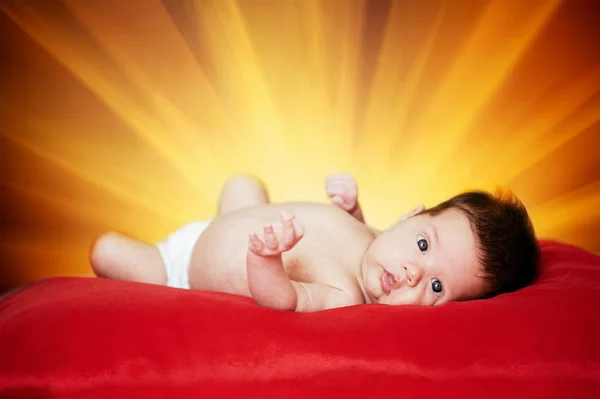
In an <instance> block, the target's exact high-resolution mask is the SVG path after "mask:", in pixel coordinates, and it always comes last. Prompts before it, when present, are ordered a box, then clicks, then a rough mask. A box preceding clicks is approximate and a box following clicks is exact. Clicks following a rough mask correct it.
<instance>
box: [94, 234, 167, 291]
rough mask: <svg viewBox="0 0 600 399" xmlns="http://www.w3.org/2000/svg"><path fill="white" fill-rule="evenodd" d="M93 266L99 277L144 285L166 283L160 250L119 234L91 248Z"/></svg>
mask: <svg viewBox="0 0 600 399" xmlns="http://www.w3.org/2000/svg"><path fill="white" fill-rule="evenodd" d="M90 263H91V264H92V269H93V270H94V273H96V275H97V276H98V277H106V278H110V279H113V280H126V281H138V282H142V283H150V284H160V285H165V284H166V283H167V272H166V270H165V265H164V263H163V261H162V257H161V256H160V253H159V252H158V249H157V248H156V247H155V246H153V245H149V244H146V243H145V242H142V241H138V240H134V239H132V238H129V237H127V236H125V235H123V234H120V233H117V232H109V233H105V234H103V235H101V236H100V237H99V238H98V239H97V240H96V242H94V244H93V245H92V249H91V251H90Z"/></svg>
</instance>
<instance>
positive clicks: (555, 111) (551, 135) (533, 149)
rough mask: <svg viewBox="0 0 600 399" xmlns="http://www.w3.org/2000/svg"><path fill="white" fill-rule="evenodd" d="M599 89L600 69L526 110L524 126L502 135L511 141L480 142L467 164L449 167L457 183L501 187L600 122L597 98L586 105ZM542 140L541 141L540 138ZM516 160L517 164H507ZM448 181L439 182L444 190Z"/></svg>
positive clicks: (599, 106)
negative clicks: (470, 182)
mask: <svg viewBox="0 0 600 399" xmlns="http://www.w3.org/2000/svg"><path fill="white" fill-rule="evenodd" d="M599 88H600V69H594V70H592V71H591V72H590V73H588V74H586V75H583V76H581V77H577V78H575V79H574V81H573V83H569V84H566V85H565V86H563V87H562V88H561V90H559V91H558V92H555V93H553V94H552V95H549V96H547V97H546V98H545V99H543V100H542V101H541V102H540V103H538V104H536V106H535V107H534V108H532V109H530V111H529V113H528V117H527V119H526V120H525V123H524V124H522V125H520V126H514V131H511V132H506V134H509V133H510V135H511V136H512V137H514V139H513V140H510V141H506V140H503V141H501V142H499V141H498V139H496V140H493V141H490V142H489V143H485V141H484V142H483V145H481V146H479V148H477V147H475V148H476V149H475V150H474V151H472V155H471V156H470V159H469V162H467V163H463V164H462V166H461V165H460V164H458V163H457V164H456V165H458V167H456V165H453V166H454V167H453V173H454V175H455V177H456V179H457V180H464V179H471V180H472V181H474V182H483V181H488V182H495V184H497V185H505V184H507V183H508V182H509V181H510V180H511V179H513V178H514V176H515V175H516V174H518V173H519V172H521V171H522V170H524V169H526V168H527V167H529V166H531V165H533V164H535V163H536V162H538V161H539V160H540V159H542V158H544V157H545V156H547V155H548V154H550V153H551V152H552V151H553V150H554V149H556V148H557V147H558V146H560V145H562V144H564V143H565V142H567V141H568V140H570V139H571V138H573V137H574V136H576V135H577V134H579V133H580V132H581V131H583V130H585V129H586V128H587V127H589V126H591V125H592V124H594V123H595V122H596V121H598V120H599V119H600V116H599V115H600V98H599V99H598V100H596V101H593V102H592V103H589V104H587V105H586V102H587V101H588V100H590V98H591V97H592V96H594V95H595V94H596V93H597V92H598V91H599ZM542 137H543V138H544V139H542ZM513 159H518V160H519V162H510V160H513ZM449 183H451V182H448V181H441V182H440V184H441V188H442V189H448V184H449Z"/></svg>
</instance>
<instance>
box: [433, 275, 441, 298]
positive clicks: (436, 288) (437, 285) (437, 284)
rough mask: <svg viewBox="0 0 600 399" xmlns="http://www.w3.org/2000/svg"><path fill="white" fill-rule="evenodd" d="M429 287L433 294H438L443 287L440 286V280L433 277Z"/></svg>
mask: <svg viewBox="0 0 600 399" xmlns="http://www.w3.org/2000/svg"><path fill="white" fill-rule="evenodd" d="M431 289H432V290H433V293H434V294H435V295H437V296H440V295H441V294H442V290H443V289H444V287H442V282H441V281H440V280H438V279H435V278H434V279H432V280H431Z"/></svg>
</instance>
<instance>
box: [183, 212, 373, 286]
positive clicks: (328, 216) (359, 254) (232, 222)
mask: <svg viewBox="0 0 600 399" xmlns="http://www.w3.org/2000/svg"><path fill="white" fill-rule="evenodd" d="M326 207H327V205H322V206H320V207H319V206H317V207H312V206H307V207H303V206H293V205H287V206H279V207H278V206H270V207H268V208H265V209H257V210H256V212H247V213H243V212H242V213H239V214H238V215H237V217H226V218H221V219H220V220H219V219H215V221H214V222H213V224H211V226H209V228H208V229H207V230H206V231H205V232H204V233H203V234H202V235H201V236H200V238H199V239H198V243H197V244H196V248H195V249H194V254H193V256H192V264H191V267H190V284H191V285H192V286H194V285H197V286H196V287H192V288H196V289H210V290H218V291H225V292H231V293H236V294H241V295H247V296H249V295H250V293H249V290H248V286H247V274H246V254H247V251H248V234H249V233H251V232H256V233H258V234H259V235H260V234H261V233H262V228H263V226H264V224H265V223H273V222H274V221H276V220H277V218H278V215H279V212H280V210H281V209H285V210H286V211H290V210H292V211H293V212H294V213H295V214H296V219H297V221H298V223H301V224H302V226H303V228H304V235H303V237H302V239H301V240H300V241H299V242H298V243H297V244H296V245H295V246H294V247H293V248H292V249H291V250H289V251H287V252H285V253H283V255H282V259H283V263H284V267H285V270H286V273H287V274H288V276H289V277H290V279H292V280H294V281H301V282H318V283H322V284H329V285H333V286H336V285H340V283H341V284H342V285H344V284H348V283H349V282H350V281H353V279H354V276H355V275H357V274H358V273H359V270H360V264H361V261H362V258H363V255H364V253H365V252H366V249H367V247H368V246H369V244H370V242H371V240H372V237H371V236H370V232H368V228H367V227H366V226H364V225H362V224H360V223H358V222H356V221H355V220H354V219H348V218H350V216H348V218H346V217H345V216H346V215H344V214H340V213H339V212H338V210H337V209H331V208H333V207H331V208H326ZM332 210H333V212H331V211H332ZM363 229H364V230H363Z"/></svg>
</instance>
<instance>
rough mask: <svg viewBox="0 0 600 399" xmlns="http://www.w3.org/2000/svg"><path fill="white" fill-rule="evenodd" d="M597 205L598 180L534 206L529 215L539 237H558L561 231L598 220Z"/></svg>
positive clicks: (599, 217)
mask: <svg viewBox="0 0 600 399" xmlns="http://www.w3.org/2000/svg"><path fill="white" fill-rule="evenodd" d="M598 204H600V180H597V181H595V182H592V183H590V184H588V185H586V186H584V187H582V188H580V189H578V190H575V191H572V192H569V193H567V194H565V195H562V196H560V197H556V198H553V199H551V200H550V201H548V202H546V203H544V204H541V205H539V206H536V207H534V208H533V209H532V210H531V211H530V214H531V218H532V219H533V222H534V226H535V228H536V231H537V232H538V234H539V235H540V236H542V237H543V236H549V235H550V234H552V235H553V236H555V237H556V236H558V237H560V231H561V230H562V229H565V228H569V227H573V226H577V225H579V224H582V223H585V222H587V221H589V220H590V219H594V218H595V219H596V220H600V206H598ZM575 210H576V211H575Z"/></svg>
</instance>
